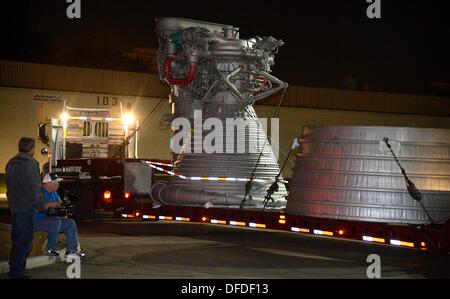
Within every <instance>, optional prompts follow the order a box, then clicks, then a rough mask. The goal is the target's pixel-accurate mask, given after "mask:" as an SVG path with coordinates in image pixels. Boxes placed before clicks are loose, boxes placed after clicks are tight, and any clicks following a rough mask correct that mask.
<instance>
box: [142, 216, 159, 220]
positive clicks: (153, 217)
mask: <svg viewBox="0 0 450 299" xmlns="http://www.w3.org/2000/svg"><path fill="white" fill-rule="evenodd" d="M142 218H144V219H153V220H154V219H156V216H154V215H143V216H142Z"/></svg>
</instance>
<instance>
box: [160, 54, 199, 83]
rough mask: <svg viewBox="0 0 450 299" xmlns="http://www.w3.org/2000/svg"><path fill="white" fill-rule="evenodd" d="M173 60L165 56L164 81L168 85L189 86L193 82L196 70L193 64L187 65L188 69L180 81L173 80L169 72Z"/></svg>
mask: <svg viewBox="0 0 450 299" xmlns="http://www.w3.org/2000/svg"><path fill="white" fill-rule="evenodd" d="M174 60H175V56H173V55H169V56H167V58H166V60H165V61H164V79H166V81H167V82H168V83H169V84H173V85H189V84H190V83H191V82H192V80H194V77H195V73H196V70H197V67H196V65H195V63H190V64H189V68H188V72H187V74H186V77H184V78H180V79H175V78H174V77H173V76H172V72H171V70H172V62H173V61H174Z"/></svg>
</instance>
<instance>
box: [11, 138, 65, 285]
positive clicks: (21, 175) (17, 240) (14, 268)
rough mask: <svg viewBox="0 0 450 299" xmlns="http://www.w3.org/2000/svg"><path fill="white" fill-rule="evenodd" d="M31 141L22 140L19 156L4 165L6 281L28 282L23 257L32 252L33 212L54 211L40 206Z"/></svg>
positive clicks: (49, 204)
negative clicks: (8, 250) (7, 220)
mask: <svg viewBox="0 0 450 299" xmlns="http://www.w3.org/2000/svg"><path fill="white" fill-rule="evenodd" d="M34 148H35V140H34V139H33V138H27V137H23V138H21V139H20V141H19V153H18V154H17V155H16V156H15V157H13V158H12V159H11V160H10V161H9V162H8V164H7V165H6V188H7V191H6V196H7V198H8V204H9V209H10V212H11V253H10V257H9V266H10V271H9V276H10V278H22V279H23V278H31V276H30V275H27V274H26V273H25V268H26V261H27V257H28V255H29V254H30V252H31V249H32V248H33V239H34V224H35V217H36V210H39V211H41V210H46V209H48V208H50V207H56V206H57V204H56V203H44V200H43V198H42V189H41V188H42V183H41V178H40V175H39V163H38V162H37V161H36V160H35V159H33V156H34Z"/></svg>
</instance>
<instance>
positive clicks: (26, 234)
mask: <svg viewBox="0 0 450 299" xmlns="http://www.w3.org/2000/svg"><path fill="white" fill-rule="evenodd" d="M35 217H36V211H35V210H34V209H31V210H29V211H27V212H23V213H18V214H11V252H10V255H9V266H10V271H9V276H10V277H11V278H14V277H19V276H21V275H23V272H24V271H25V268H26V264H27V257H28V255H29V254H30V252H31V249H33V239H34V220H35Z"/></svg>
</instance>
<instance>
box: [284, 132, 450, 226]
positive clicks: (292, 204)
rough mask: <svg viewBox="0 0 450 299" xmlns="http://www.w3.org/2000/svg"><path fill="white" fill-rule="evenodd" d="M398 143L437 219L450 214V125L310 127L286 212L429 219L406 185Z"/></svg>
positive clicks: (364, 218) (334, 216)
mask: <svg viewBox="0 0 450 299" xmlns="http://www.w3.org/2000/svg"><path fill="white" fill-rule="evenodd" d="M385 137H387V138H389V140H390V143H391V145H392V148H393V149H394V151H395V152H396V154H397V157H398V159H399V161H400V163H401V164H402V166H403V168H404V169H405V170H406V173H407V175H408V177H409V178H410V179H411V180H412V181H413V182H414V183H415V185H416V187H417V188H418V189H419V190H420V191H421V193H422V201H423V203H424V205H425V207H426V208H427V210H428V212H429V213H430V215H431V217H432V218H433V219H434V220H435V221H438V220H442V219H445V218H447V217H449V216H450V130H444V129H421V128H396V127H343V126H336V127H305V128H304V129H303V134H302V136H301V138H300V143H301V149H300V153H299V155H298V157H297V162H296V165H295V168H294V175H293V179H292V181H291V184H290V192H289V196H288V204H287V207H286V211H287V212H288V213H290V214H295V215H304V216H312V217H322V218H330V219H345V220H360V221H376V222H387V223H410V224H420V223H426V222H428V220H427V217H426V214H425V213H424V212H423V210H422V208H421V207H420V205H419V203H418V202H416V201H414V200H413V199H412V198H411V197H410V195H409V193H408V191H407V189H406V184H405V180H404V178H403V176H402V174H401V170H400V169H399V167H398V165H397V164H396V163H395V160H394V158H393V157H392V155H391V153H390V152H389V151H388V150H387V147H386V145H385V143H384V142H383V141H382V140H383V138H385Z"/></svg>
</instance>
